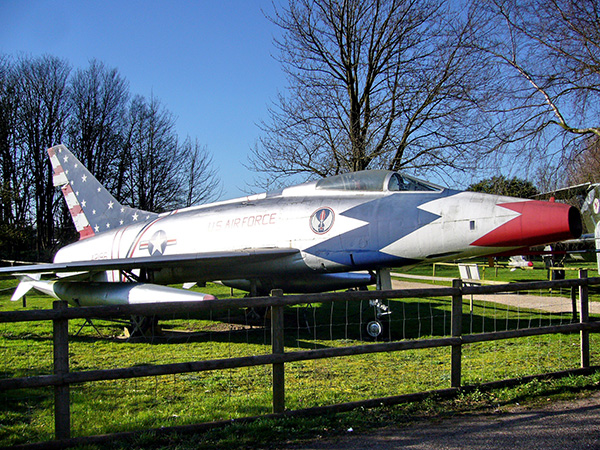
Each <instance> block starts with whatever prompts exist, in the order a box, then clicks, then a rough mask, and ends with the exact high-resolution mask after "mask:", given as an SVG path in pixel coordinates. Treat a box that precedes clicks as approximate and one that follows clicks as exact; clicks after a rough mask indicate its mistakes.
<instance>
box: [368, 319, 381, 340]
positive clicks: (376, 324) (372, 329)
mask: <svg viewBox="0 0 600 450" xmlns="http://www.w3.org/2000/svg"><path fill="white" fill-rule="evenodd" d="M382 333H383V324H382V323H381V322H380V321H379V320H372V321H370V322H369V323H368V324H367V334H368V335H369V336H371V337H372V338H373V339H376V338H377V337H379V336H381V334H382Z"/></svg>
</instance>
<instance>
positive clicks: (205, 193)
mask: <svg viewBox="0 0 600 450" xmlns="http://www.w3.org/2000/svg"><path fill="white" fill-rule="evenodd" d="M179 155H180V158H181V160H182V163H181V165H180V166H179V169H180V176H181V177H182V183H181V188H182V192H181V194H182V198H181V201H180V203H181V206H186V207H187V206H192V205H197V204H202V203H208V202H211V201H215V200H217V199H218V198H219V197H220V196H221V193H222V187H221V181H220V180H219V178H218V176H217V173H216V171H215V170H214V168H213V160H212V156H211V154H210V153H209V152H208V150H207V148H206V147H205V146H202V145H200V143H199V142H198V139H195V140H194V141H192V139H190V138H189V137H188V138H187V139H186V140H185V141H184V142H183V144H182V145H181V146H180V148H179Z"/></svg>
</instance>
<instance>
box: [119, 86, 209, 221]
mask: <svg viewBox="0 0 600 450" xmlns="http://www.w3.org/2000/svg"><path fill="white" fill-rule="evenodd" d="M174 128H175V121H174V119H173V116H172V114H171V113H170V112H169V111H168V110H167V109H165V108H164V107H163V106H162V105H161V104H160V102H159V101H158V100H157V99H156V98H154V97H152V98H151V99H150V100H149V101H147V100H146V99H144V98H143V97H140V96H137V97H135V98H134V99H133V101H132V102H131V105H130V108H129V119H128V131H127V134H126V136H125V146H124V147H123V151H122V154H121V156H120V171H119V177H118V178H119V181H118V182H117V187H118V190H117V194H118V195H119V196H120V198H121V199H123V200H124V201H125V202H126V203H127V204H130V205H132V206H136V207H138V208H142V209H144V210H148V211H155V212H162V211H166V210H168V209H174V208H178V207H182V206H190V205H192V204H197V203H202V202H207V201H209V200H212V199H214V198H216V197H218V195H219V193H220V182H219V180H218V178H217V176H216V173H215V172H214V170H213V169H212V168H211V164H212V159H211V158H210V155H209V154H208V152H207V151H206V149H205V148H202V147H201V146H200V145H199V144H198V141H195V142H192V141H191V140H190V139H189V138H188V139H187V140H186V141H184V143H183V145H180V144H179V141H178V138H177V135H176V133H175V130H174Z"/></svg>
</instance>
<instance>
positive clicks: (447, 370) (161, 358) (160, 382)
mask: <svg viewBox="0 0 600 450" xmlns="http://www.w3.org/2000/svg"><path fill="white" fill-rule="evenodd" d="M596 281H598V282H600V280H596ZM590 282H591V283H593V282H594V281H593V280H590ZM554 286H555V287H553V288H552V291H550V289H549V288H547V287H545V288H539V289H537V290H533V291H532V290H531V289H529V290H528V291H527V293H526V294H523V293H510V294H506V293H502V294H494V295H493V296H492V295H491V294H487V295H483V294H465V295H463V296H462V298H461V307H462V335H463V336H464V337H466V336H469V335H471V336H478V335H481V334H485V333H488V334H489V333H498V332H504V331H510V330H519V329H532V328H539V327H553V326H562V325H569V324H572V323H573V319H574V317H573V310H572V301H571V293H572V292H573V290H572V289H573V288H572V286H562V287H561V286H559V287H556V285H554ZM561 289H562V290H561ZM361 295H362V294H361V293H347V294H344V293H340V294H338V296H339V297H340V298H336V300H335V301H331V299H330V298H328V297H318V296H310V297H307V300H306V302H302V301H301V298H300V300H298V301H295V302H293V304H291V305H289V306H287V307H286V308H285V310H284V314H283V319H284V320H283V335H284V350H285V354H286V355H290V354H296V353H302V352H307V351H313V352H317V351H324V350H333V351H335V350H337V349H346V348H350V349H351V348H364V347H365V346H375V345H377V344H382V343H383V344H391V343H395V342H414V341H416V342H425V341H431V340H433V339H449V338H450V336H451V335H452V313H451V312H452V298H451V297H449V296H448V295H443V296H437V295H436V293H435V292H433V291H431V292H430V293H429V294H428V295H422V296H418V297H417V296H410V295H407V296H405V297H398V296H394V295H390V296H382V298H381V299H376V302H374V301H373V298H357V296H358V297H360V296H361ZM371 297H372V296H371ZM321 298H322V299H323V301H317V300H318V299H321ZM565 299H566V300H565ZM239 302H240V305H242V304H243V302H244V300H243V299H239ZM377 302H379V303H377ZM39 305H40V303H38V304H36V301H35V299H32V301H31V302H30V308H34V309H35V308H38V307H39ZM592 313H594V311H592ZM3 314H4V313H3ZM270 314H271V313H270V310H269V309H267V308H265V307H250V306H245V307H239V308H238V307H235V308H226V309H205V310H202V311H196V312H194V313H191V312H189V313H187V314H183V315H182V314H178V315H177V317H163V318H162V319H161V321H160V324H161V328H160V331H159V332H156V333H154V334H153V335H151V336H145V337H139V338H132V337H129V338H128V337H127V335H126V334H124V333H123V323H121V322H119V323H115V322H113V321H108V320H99V319H92V320H91V322H89V321H88V319H87V318H76V319H71V320H69V322H68V323H69V347H68V352H69V371H70V372H74V373H90V372H93V371H97V370H103V371H107V370H111V369H118V368H123V367H125V368H131V369H132V370H136V369H138V370H139V373H140V374H143V373H144V369H145V368H148V367H154V366H159V365H168V364H173V365H174V364H182V365H185V364H186V363H187V362H189V361H194V362H198V361H200V362H201V361H206V362H211V361H222V360H231V359H232V358H249V359H250V360H251V359H252V358H255V357H260V356H263V357H268V356H269V355H271V353H272V344H273V343H272V340H271V329H270V328H271V316H270ZM373 321H377V322H379V323H380V324H381V333H380V334H379V335H378V336H376V337H373V336H371V335H370V334H369V332H368V326H369V324H370V323H372V322H373ZM596 344H597V340H596V335H592V337H591V346H592V348H593V349H596V348H597V347H596V346H595V345H596ZM461 347H462V357H461V360H462V383H463V384H477V383H484V382H488V381H494V380H499V379H505V378H516V377H522V376H527V375H533V374H543V373H547V372H556V371H561V370H566V369H572V368H575V367H579V365H580V352H581V350H580V333H579V332H572V331H571V332H558V333H553V334H543V335H537V336H527V337H521V338H518V339H517V338H511V339H502V340H492V341H483V342H472V343H463V344H462V346H461ZM53 348H54V344H53V332H52V323H51V322H49V321H28V322H23V323H12V322H11V323H8V322H5V323H0V361H2V367H1V368H0V378H2V379H4V380H10V379H13V380H14V379H17V378H27V377H37V376H40V375H51V374H52V373H53ZM451 353H452V349H451V344H450V343H449V341H447V342H446V343H445V344H443V345H441V346H436V347H431V348H413V349H405V350H404V351H382V352H378V353H368V351H363V350H361V352H360V353H359V354H354V355H348V356H341V357H331V358H323V359H321V358H319V359H310V358H308V359H298V360H290V361H289V362H286V363H285V406H286V408H287V409H290V410H298V409H305V408H314V407H320V406H324V405H333V404H339V403H348V402H360V401H363V400H368V399H373V398H380V397H390V396H399V395H404V394H410V393H416V392H423V391H432V390H436V389H444V388H448V387H449V386H450V383H451V371H452V367H451ZM303 354H304V353H303ZM598 359H599V358H598V355H597V352H592V353H591V361H590V363H591V365H597V364H599V363H600V361H599V360H598ZM217 366H218V364H216V366H215V367H217ZM0 381H2V380H0ZM53 389H54V388H53V387H52V385H50V386H46V387H40V388H33V387H26V388H23V387H21V388H19V389H16V390H13V389H5V388H2V389H0V403H1V404H2V407H1V410H0V423H1V424H2V427H0V445H13V444H17V443H23V442H36V441H47V440H51V439H53V438H54V427H55V425H54V416H53V405H54V394H53ZM272 389H273V377H272V365H271V364H260V365H251V364H248V365H247V366H244V367H226V368H222V369H211V370H187V371H185V372H184V373H169V374H162V375H147V374H145V375H142V376H141V377H135V378H125V379H110V380H101V381H94V382H77V383H73V384H70V416H71V424H70V425H71V435H72V436H89V435H97V434H105V433H115V432H120V431H129V430H143V429H149V428H158V427H165V426H178V425H188V424H194V423H202V422H214V421H220V420H231V419H236V418H241V417H249V416H260V415H265V414H268V413H270V412H271V410H272V407H273V403H272V402H273V394H272Z"/></svg>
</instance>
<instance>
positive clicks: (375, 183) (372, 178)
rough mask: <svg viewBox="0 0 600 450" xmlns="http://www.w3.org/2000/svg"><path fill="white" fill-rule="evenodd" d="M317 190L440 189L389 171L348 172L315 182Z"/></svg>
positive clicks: (398, 190) (396, 190) (380, 190)
mask: <svg viewBox="0 0 600 450" xmlns="http://www.w3.org/2000/svg"><path fill="white" fill-rule="evenodd" d="M316 187H317V189H328V190H343V191H379V192H382V191H392V192H394V191H395V192H400V191H439V190H440V189H441V188H439V187H438V186H434V185H432V184H429V183H426V182H424V181H421V180H418V179H416V178H413V177H410V176H408V175H404V174H399V173H397V172H392V171H390V170H364V171H361V172H349V173H343V174H341V175H335V176H333V177H329V178H324V179H322V180H319V181H317V186H316Z"/></svg>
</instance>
